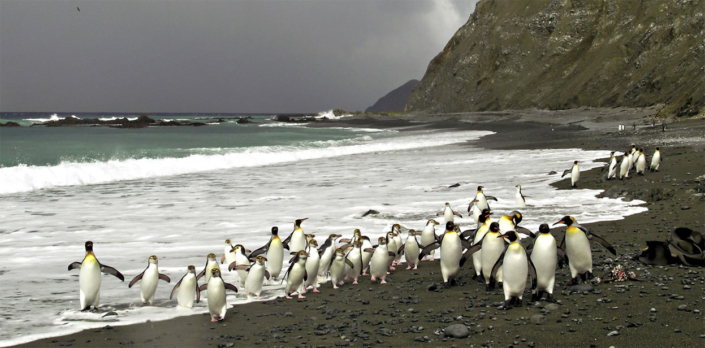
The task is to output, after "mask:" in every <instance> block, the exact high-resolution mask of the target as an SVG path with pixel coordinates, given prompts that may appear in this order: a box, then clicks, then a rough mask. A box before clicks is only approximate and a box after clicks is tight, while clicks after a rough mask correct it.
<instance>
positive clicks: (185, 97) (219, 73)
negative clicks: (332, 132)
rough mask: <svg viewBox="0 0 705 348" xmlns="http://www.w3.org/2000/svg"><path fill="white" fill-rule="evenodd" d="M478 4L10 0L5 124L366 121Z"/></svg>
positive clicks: (3, 47)
mask: <svg viewBox="0 0 705 348" xmlns="http://www.w3.org/2000/svg"><path fill="white" fill-rule="evenodd" d="M476 2H477V1H476V0H464V1H463V0H403V1H402V0H400V1H391V0H386V1H378V0H362V1H357V0H345V1H342V0H328V1H322V0H319V1H314V0H308V1H307V0H289V1H283V0H279V1H206V0H200V1H199V0H192V1H178V0H160V1H156V0H151V1H126V0H114V1H100V0H93V1H63V0H52V1H37V0H21V1H10V0H0V111H48V112H91V111H96V112H98V111H100V112H111V111H112V112H253V113H254V112H271V113H277V112H316V111H323V110H328V109H333V108H342V109H346V110H350V111H355V110H364V109H365V108H366V107H368V106H370V105H372V104H373V103H374V102H375V101H376V100H377V99H378V98H379V97H381V96H383V95H384V94H386V93H387V92H389V91H391V90H392V89H394V88H396V87H398V86H400V85H402V84H403V83H405V82H406V81H408V80H410V79H421V77H422V76H423V74H424V72H425V71H426V67H427V65H428V62H429V61H430V60H431V59H432V58H433V57H434V56H435V55H436V54H437V53H438V52H440V50H441V49H442V48H443V47H444V46H445V44H446V42H448V40H449V39H450V38H451V36H452V35H453V34H454V33H455V32H456V30H457V29H458V28H459V27H460V26H461V25H463V24H464V23H465V22H466V21H467V20H468V18H469V16H470V14H471V13H472V11H473V10H474V8H475V3H476ZM77 7H79V8H80V11H78V10H77Z"/></svg>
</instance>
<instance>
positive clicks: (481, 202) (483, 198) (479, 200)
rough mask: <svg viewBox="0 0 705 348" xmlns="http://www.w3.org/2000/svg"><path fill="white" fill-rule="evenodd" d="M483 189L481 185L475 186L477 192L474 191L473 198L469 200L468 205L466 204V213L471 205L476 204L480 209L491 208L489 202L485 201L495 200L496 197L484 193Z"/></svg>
mask: <svg viewBox="0 0 705 348" xmlns="http://www.w3.org/2000/svg"><path fill="white" fill-rule="evenodd" d="M483 189H484V187H483V186H478V187H477V193H475V198H474V199H473V200H472V201H471V202H470V205H468V213H469V212H471V211H472V207H473V206H477V208H478V209H479V210H480V211H482V210H485V209H487V210H491V209H490V204H489V203H488V202H487V200H493V201H497V198H495V197H493V196H487V195H485V193H484V191H482V190H483Z"/></svg>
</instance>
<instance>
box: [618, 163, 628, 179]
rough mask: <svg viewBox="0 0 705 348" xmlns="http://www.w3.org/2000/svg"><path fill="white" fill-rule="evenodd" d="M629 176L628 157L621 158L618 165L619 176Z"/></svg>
mask: <svg viewBox="0 0 705 348" xmlns="http://www.w3.org/2000/svg"><path fill="white" fill-rule="evenodd" d="M628 177H629V159H628V158H627V159H622V164H621V165H620V166H619V178H620V179H622V178H628Z"/></svg>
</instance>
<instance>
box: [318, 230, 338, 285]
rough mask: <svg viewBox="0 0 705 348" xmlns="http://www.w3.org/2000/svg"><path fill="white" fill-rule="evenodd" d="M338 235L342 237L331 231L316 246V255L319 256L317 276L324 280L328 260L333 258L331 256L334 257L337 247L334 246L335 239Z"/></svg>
mask: <svg viewBox="0 0 705 348" xmlns="http://www.w3.org/2000/svg"><path fill="white" fill-rule="evenodd" d="M340 237H342V235H340V234H335V233H332V234H330V235H329V236H328V239H326V241H325V242H323V245H322V246H321V247H320V248H318V255H320V256H321V261H320V264H319V266H318V276H319V277H322V278H323V280H324V282H325V279H326V277H327V276H328V270H329V269H330V262H331V260H333V257H335V250H336V249H337V248H336V247H335V241H336V239H338V238H340Z"/></svg>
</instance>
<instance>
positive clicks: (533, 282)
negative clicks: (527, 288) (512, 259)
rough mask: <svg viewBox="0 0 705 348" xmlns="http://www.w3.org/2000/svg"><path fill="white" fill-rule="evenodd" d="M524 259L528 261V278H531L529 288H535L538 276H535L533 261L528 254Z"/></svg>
mask: <svg viewBox="0 0 705 348" xmlns="http://www.w3.org/2000/svg"><path fill="white" fill-rule="evenodd" d="M526 259H527V260H528V261H529V263H528V264H529V278H530V279H531V289H532V290H533V289H536V287H537V286H538V277H537V276H536V267H534V263H533V262H532V261H531V258H530V257H529V255H528V254H527V255H526Z"/></svg>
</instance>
